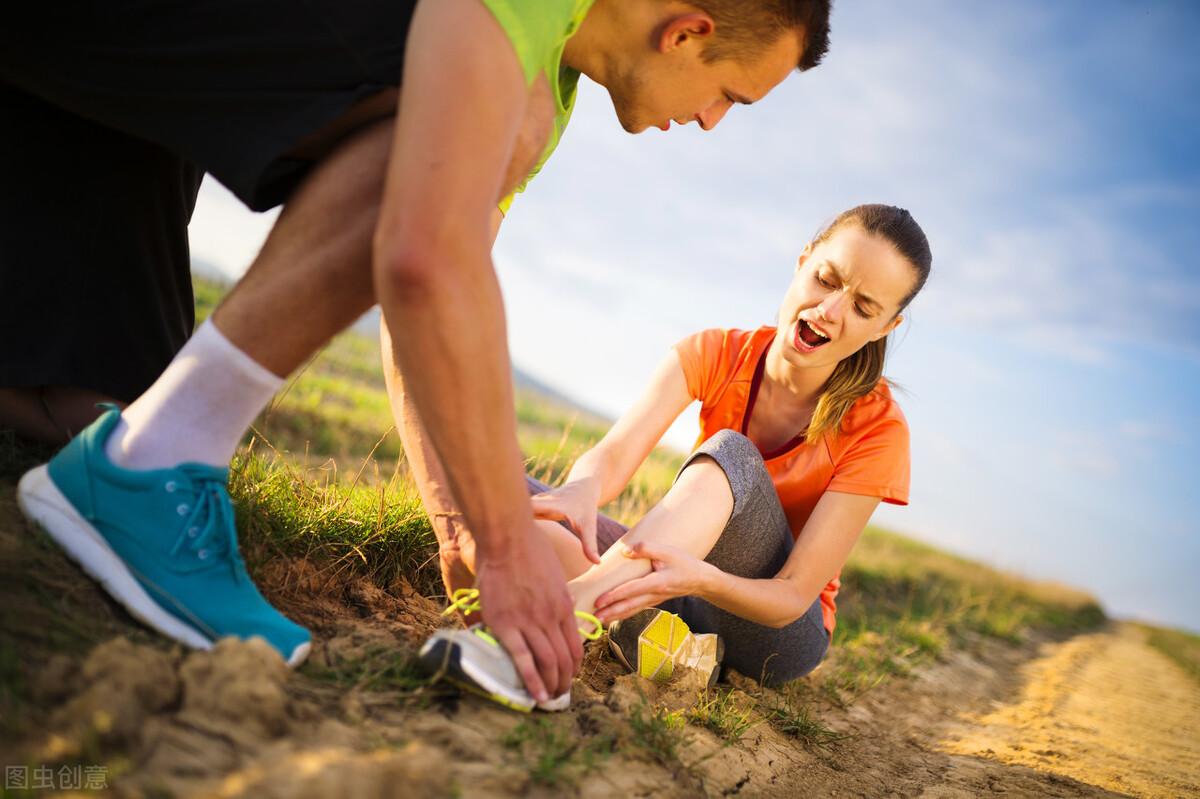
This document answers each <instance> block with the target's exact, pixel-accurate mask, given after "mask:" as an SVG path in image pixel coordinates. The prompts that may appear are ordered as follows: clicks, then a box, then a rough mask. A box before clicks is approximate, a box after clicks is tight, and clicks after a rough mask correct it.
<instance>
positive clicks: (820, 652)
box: [660, 430, 829, 685]
mask: <svg viewBox="0 0 1200 799" xmlns="http://www.w3.org/2000/svg"><path fill="white" fill-rule="evenodd" d="M704 456H707V457H704ZM697 458H701V459H702V462H715V463H716V465H717V466H719V467H720V468H721V470H722V471H723V472H724V474H725V477H726V478H727V480H728V482H729V487H730V490H731V491H732V493H733V512H732V513H731V514H730V516H729V521H728V522H727V523H726V525H725V528H724V530H723V531H722V532H721V536H720V538H719V539H718V540H717V542H716V544H715V545H714V546H713V547H712V550H711V551H709V553H708V555H707V557H705V560H706V561H707V562H708V563H711V564H712V565H714V566H716V567H717V568H718V569H720V570H721V571H724V572H728V573H729V574H734V575H737V576H739V577H747V578H751V579H761V578H770V577H774V576H775V575H776V574H778V573H779V571H780V570H781V569H782V568H783V565H784V563H785V562H786V561H787V559H788V555H790V554H791V551H792V543H793V542H792V534H791V528H790V527H789V525H788V521H787V516H786V515H785V514H784V512H783V506H782V505H780V502H779V495H778V494H777V493H776V492H775V486H774V483H773V482H772V481H771V475H770V474H769V473H768V472H767V468H766V464H764V463H763V460H762V456H761V455H760V454H759V452H758V448H757V447H756V446H754V444H753V442H751V441H750V440H749V439H748V438H746V437H745V436H743V435H741V434H739V433H736V432H734V431H732V430H722V431H721V432H719V433H717V434H716V435H715V436H713V437H712V438H710V439H709V440H708V441H706V442H704V444H702V445H701V446H700V447H699V448H698V449H697V450H696V451H695V452H694V453H692V456H691V457H690V458H689V459H688V461H687V462H686V463H685V464H684V466H683V468H682V469H680V474H681V476H682V475H683V474H684V473H685V472H686V471H687V470H688V469H690V468H694V467H693V464H694V463H695V462H696V459H697ZM709 459H711V461H710V460H709ZM660 607H663V608H664V609H666V610H670V611H671V612H673V613H677V614H679V615H680V616H681V617H682V618H683V619H684V621H686V622H687V623H688V626H689V627H690V628H691V629H692V631H693V632H697V633H717V634H718V635H720V636H721V637H722V638H723V639H724V641H725V664H726V665H727V666H729V667H732V668H734V669H737V670H738V671H740V672H741V673H743V674H745V675H746V676H748V677H753V678H754V679H757V680H761V681H762V682H763V684H765V685H777V684H779V683H783V682H787V681H788V680H793V679H795V678H797V677H801V676H803V675H805V674H807V673H808V672H810V671H812V670H813V669H814V668H816V666H817V664H818V663H820V662H821V658H822V657H823V656H824V655H825V651H826V649H828V647H829V634H828V633H827V632H826V631H825V627H824V624H823V622H822V617H821V604H820V600H819V599H818V600H816V601H814V602H813V604H812V606H811V607H810V608H809V609H808V611H807V612H805V614H804V615H803V616H801V617H800V618H799V619H797V620H796V621H794V622H792V623H791V624H789V625H787V626H786V627H782V628H775V627H767V626H765V625H761V624H756V623H754V622H751V621H747V620H746V619H743V618H741V617H739V616H736V615H734V614H732V613H730V612H728V611H726V610H722V609H721V608H718V607H716V606H715V605H712V604H711V603H709V602H706V601H704V600H703V599H699V598H696V597H680V598H679V599H673V600H671V601H670V602H666V603H664V604H663V605H661V606H660Z"/></svg>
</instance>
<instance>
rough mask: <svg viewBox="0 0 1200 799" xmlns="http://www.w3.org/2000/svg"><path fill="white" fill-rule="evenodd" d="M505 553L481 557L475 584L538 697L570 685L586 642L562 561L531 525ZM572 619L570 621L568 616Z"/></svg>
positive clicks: (491, 622) (486, 614)
mask: <svg viewBox="0 0 1200 799" xmlns="http://www.w3.org/2000/svg"><path fill="white" fill-rule="evenodd" d="M524 532H525V535H523V536H518V537H515V538H514V541H513V548H512V550H510V551H508V552H505V553H504V555H503V556H499V557H492V558H487V557H485V556H482V553H481V557H479V559H478V560H477V561H476V568H477V570H478V578H477V582H476V586H477V587H478V588H479V595H480V598H481V599H482V602H483V618H484V621H486V622H487V625H488V629H489V630H491V632H492V634H493V635H494V636H496V638H497V639H499V641H500V643H501V644H502V645H503V646H504V648H505V649H506V650H507V651H508V654H509V655H510V656H511V657H512V659H513V663H515V664H516V667H517V672H518V673H519V674H520V675H521V679H523V680H524V681H525V687H526V688H527V689H528V690H529V693H530V694H531V695H532V696H533V697H534V698H535V699H537V700H538V701H539V702H545V701H546V700H547V699H550V698H552V697H554V696H560V695H562V694H564V693H566V692H567V691H569V690H570V688H571V678H572V677H573V676H574V675H575V672H576V671H578V670H579V664H580V663H582V662H583V644H582V642H581V641H580V636H579V630H578V628H577V624H576V622H575V614H574V607H573V605H572V603H571V597H570V595H569V594H568V593H567V588H566V580H565V578H564V577H563V571H562V566H560V565H559V562H558V558H557V557H555V555H554V550H553V549H552V548H551V547H548V546H545V545H544V544H542V543H541V542H542V538H541V536H539V535H537V531H536V530H535V529H533V528H532V525H531V529H529V530H527V531H524ZM564 619H567V620H569V621H564Z"/></svg>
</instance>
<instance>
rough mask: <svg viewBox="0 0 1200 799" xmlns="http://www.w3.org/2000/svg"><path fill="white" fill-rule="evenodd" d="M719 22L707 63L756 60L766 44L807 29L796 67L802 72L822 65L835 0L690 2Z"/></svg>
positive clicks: (715, 0)
mask: <svg viewBox="0 0 1200 799" xmlns="http://www.w3.org/2000/svg"><path fill="white" fill-rule="evenodd" d="M688 3H689V4H691V5H694V6H696V7H697V8H699V9H700V10H702V11H705V12H707V13H708V14H709V16H711V17H712V18H713V21H714V22H716V28H717V29H716V33H715V34H714V35H713V37H712V41H711V42H710V43H709V44H708V45H707V46H706V47H705V49H704V53H703V58H704V60H705V61H708V62H710V63H711V62H713V61H721V60H724V59H735V60H738V61H743V62H747V61H753V60H754V58H755V56H756V55H758V54H759V53H760V52H762V49H763V47H764V45H769V44H772V43H774V42H775V41H776V40H777V39H778V38H779V37H780V36H781V35H782V34H783V33H784V32H785V31H788V30H797V29H799V28H803V29H804V51H803V53H801V55H800V62H799V63H798V64H797V65H796V68H797V69H799V70H800V71H801V72H803V71H805V70H807V69H812V68H813V67H815V66H816V65H817V64H819V63H821V59H822V58H823V57H824V56H825V53H826V52H828V50H829V12H830V9H831V7H832V5H833V0H688Z"/></svg>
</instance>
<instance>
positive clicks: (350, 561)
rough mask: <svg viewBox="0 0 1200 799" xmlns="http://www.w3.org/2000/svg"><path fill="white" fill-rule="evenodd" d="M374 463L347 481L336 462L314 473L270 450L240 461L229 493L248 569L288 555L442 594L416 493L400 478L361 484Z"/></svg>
mask: <svg viewBox="0 0 1200 799" xmlns="http://www.w3.org/2000/svg"><path fill="white" fill-rule="evenodd" d="M372 463H373V462H372V461H370V460H367V461H363V463H362V466H361V468H360V470H359V472H358V473H356V474H354V475H351V476H346V477H344V478H342V477H339V475H338V473H337V470H336V465H335V464H334V463H331V462H327V464H325V465H322V466H321V467H308V466H304V465H297V464H296V463H294V462H291V461H289V460H287V459H285V458H281V457H278V456H276V455H275V454H274V453H269V452H268V453H263V454H259V453H256V452H254V451H253V450H251V451H249V452H247V453H243V454H241V455H239V456H238V458H237V459H235V461H234V463H233V468H232V469H231V472H230V494H231V495H232V497H233V500H234V506H235V509H236V511H237V519H238V529H239V530H240V531H241V540H242V543H243V546H242V549H243V552H244V554H245V555H246V559H247V562H248V565H249V566H250V568H251V569H254V568H255V567H258V566H261V565H263V564H264V563H265V562H266V561H267V560H269V559H271V558H273V557H276V556H278V555H285V556H288V557H292V558H302V559H305V560H308V561H311V562H314V563H317V564H321V566H322V567H323V568H327V569H331V570H332V574H334V575H337V574H340V573H343V572H345V573H348V574H355V575H360V576H364V577H368V578H370V579H372V580H374V581H375V582H376V583H378V584H379V585H384V586H386V585H390V584H391V583H392V582H393V581H394V580H396V579H397V578H398V577H406V578H408V579H409V581H410V582H411V583H412V585H413V587H414V588H416V589H417V590H418V591H420V592H421V593H422V594H425V595H432V594H436V593H438V592H439V588H440V583H439V579H440V578H439V577H438V573H437V569H436V567H435V566H431V562H432V559H433V558H434V557H435V556H436V553H437V542H436V540H435V538H434V535H433V531H432V528H431V527H430V526H429V520H428V518H427V517H426V515H425V512H424V511H423V510H422V508H421V503H420V499H419V497H418V496H417V494H416V491H415V489H413V487H412V486H411V485H410V484H409V483H407V482H405V481H403V480H401V479H399V477H398V476H397V475H396V474H395V473H393V475H392V476H391V478H389V479H386V480H385V479H382V478H381V477H380V476H379V474H378V473H377V472H373V474H372V477H373V479H372V480H369V481H366V480H363V474H362V471H363V470H365V469H366V468H367V467H369V466H371V465H372Z"/></svg>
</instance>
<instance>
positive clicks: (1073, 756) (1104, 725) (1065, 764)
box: [939, 624, 1200, 797]
mask: <svg viewBox="0 0 1200 799" xmlns="http://www.w3.org/2000/svg"><path fill="white" fill-rule="evenodd" d="M1020 676H1021V679H1022V682H1023V684H1022V687H1021V689H1020V692H1019V695H1018V696H1017V697H1016V698H1015V699H1014V700H1013V701H1010V702H1006V703H1004V704H1001V705H1000V706H998V707H996V708H994V709H991V710H989V711H988V712H985V713H980V714H970V715H968V716H967V717H966V718H964V719H963V722H962V723H961V724H959V725H956V726H953V727H951V729H950V730H948V732H947V735H946V737H945V738H944V739H943V741H942V742H941V745H940V747H939V748H941V749H943V750H944V751H947V752H952V753H956V754H963V755H974V756H983V757H986V758H988V759H990V760H994V761H999V762H1001V763H1005V764H1015V765H1021V766H1027V767H1030V768H1032V769H1035V770H1037V771H1041V772H1045V773H1048V774H1053V775H1060V776H1063V777H1070V778H1073V779H1076V780H1079V781H1081V782H1085V783H1089V784H1091V785H1095V786H1098V787H1102V788H1107V789H1109V790H1112V791H1117V792H1121V793H1128V794H1131V795H1133V796H1146V797H1175V796H1200V685H1197V683H1196V682H1195V680H1193V679H1191V678H1189V677H1188V675H1187V674H1185V673H1184V672H1183V670H1182V669H1180V668H1179V667H1178V666H1177V665H1176V664H1175V663H1173V662H1172V661H1171V660H1170V659H1168V658H1167V657H1166V656H1165V655H1163V654H1162V653H1160V652H1159V651H1157V650H1156V649H1154V648H1152V647H1150V646H1149V645H1148V644H1147V643H1146V640H1145V634H1144V633H1143V632H1142V631H1141V630H1140V629H1138V628H1136V627H1133V626H1131V625H1126V624H1120V625H1114V626H1113V627H1111V628H1110V629H1107V630H1104V631H1102V632H1097V633H1093V634H1089V635H1081V636H1078V637H1075V638H1072V639H1070V640H1068V641H1065V642H1063V643H1058V644H1050V645H1047V646H1045V647H1044V648H1043V651H1042V652H1040V653H1039V657H1037V658H1036V659H1034V660H1031V661H1030V662H1028V663H1026V664H1025V665H1024V666H1022V667H1021V669H1020Z"/></svg>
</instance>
